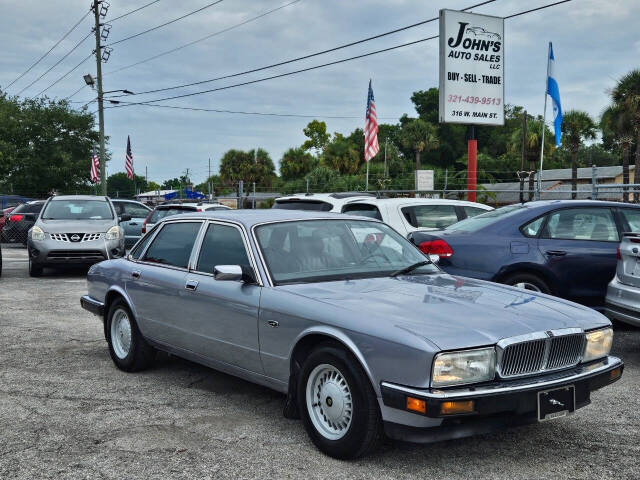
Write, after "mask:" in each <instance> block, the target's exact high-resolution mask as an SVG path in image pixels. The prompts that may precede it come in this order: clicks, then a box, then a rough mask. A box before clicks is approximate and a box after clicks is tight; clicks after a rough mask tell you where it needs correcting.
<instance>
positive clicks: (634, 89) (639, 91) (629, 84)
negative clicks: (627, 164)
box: [611, 69, 640, 202]
mask: <svg viewBox="0 0 640 480" xmlns="http://www.w3.org/2000/svg"><path fill="white" fill-rule="evenodd" d="M611 99H612V100H613V103H614V105H617V106H618V107H620V108H621V109H622V110H623V111H624V112H625V115H628V116H629V120H630V122H631V125H632V126H633V131H634V133H635V135H636V154H635V170H634V179H635V180H634V183H638V182H637V180H638V179H639V178H640V174H639V173H638V172H640V69H636V70H632V71H631V72H629V73H627V74H626V75H625V76H623V77H622V78H621V79H620V81H619V82H618V84H617V85H616V86H615V87H614V89H613V91H612V92H611ZM633 196H634V200H635V201H636V202H637V201H638V199H639V195H638V192H637V191H636V192H634V194H633Z"/></svg>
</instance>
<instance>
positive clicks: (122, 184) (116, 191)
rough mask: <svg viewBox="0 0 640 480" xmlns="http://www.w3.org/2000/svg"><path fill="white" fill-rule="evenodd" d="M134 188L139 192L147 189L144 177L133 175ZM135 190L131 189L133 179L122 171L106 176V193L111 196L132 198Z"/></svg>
mask: <svg viewBox="0 0 640 480" xmlns="http://www.w3.org/2000/svg"><path fill="white" fill-rule="evenodd" d="M135 179H136V182H135V188H136V190H138V191H140V192H146V191H147V189H148V186H147V182H146V180H145V178H144V177H142V176H140V175H135ZM135 194H136V192H135V191H134V189H133V180H131V179H130V178H129V177H127V174H126V173H124V172H118V173H114V174H113V175H109V178H107V195H109V196H110V197H113V198H127V197H130V198H133V196H134V195H135Z"/></svg>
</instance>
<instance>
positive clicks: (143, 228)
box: [142, 220, 147, 233]
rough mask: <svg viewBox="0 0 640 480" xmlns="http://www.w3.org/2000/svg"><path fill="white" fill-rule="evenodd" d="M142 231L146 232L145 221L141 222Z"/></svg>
mask: <svg viewBox="0 0 640 480" xmlns="http://www.w3.org/2000/svg"><path fill="white" fill-rule="evenodd" d="M142 233H147V221H146V220H145V221H144V222H142Z"/></svg>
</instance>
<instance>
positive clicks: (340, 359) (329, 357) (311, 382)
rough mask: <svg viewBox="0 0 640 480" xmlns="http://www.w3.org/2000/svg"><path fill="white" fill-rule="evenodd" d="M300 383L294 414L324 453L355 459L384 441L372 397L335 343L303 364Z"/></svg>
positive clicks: (360, 373)
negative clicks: (296, 411) (381, 440)
mask: <svg viewBox="0 0 640 480" xmlns="http://www.w3.org/2000/svg"><path fill="white" fill-rule="evenodd" d="M298 378H299V380H298V391H297V398H298V410H299V412H300V415H301V417H302V422H303V424H304V427H305V429H306V430H307V433H308V434H309V437H311V440H312V441H313V443H314V444H315V445H316V446H317V447H318V448H319V449H320V450H321V451H322V452H324V453H326V454H327V455H329V456H331V457H334V458H340V459H348V458H356V457H360V456H363V455H365V454H367V453H368V452H370V451H371V450H373V449H374V448H375V447H376V446H377V444H378V442H379V440H380V438H381V437H382V422H381V419H380V410H379V408H378V402H377V399H376V395H375V393H374V391H373V388H372V387H371V383H370V382H369V378H368V377H367V375H366V374H365V373H364V371H363V370H362V367H360V365H359V363H358V362H357V361H356V360H355V359H354V358H353V357H352V355H350V354H349V353H348V352H346V351H345V350H344V349H343V348H341V347H340V346H338V345H335V344H333V343H327V344H323V345H321V346H319V347H318V348H317V349H316V350H314V351H313V352H312V353H311V354H310V355H309V357H307V359H306V360H305V362H304V364H303V366H302V369H301V371H300V375H299V377H298Z"/></svg>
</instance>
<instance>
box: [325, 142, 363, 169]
mask: <svg viewBox="0 0 640 480" xmlns="http://www.w3.org/2000/svg"><path fill="white" fill-rule="evenodd" d="M322 163H323V165H325V166H327V167H329V168H332V169H333V170H336V171H338V172H340V173H341V174H343V175H350V174H354V173H356V172H357V171H358V166H359V164H360V154H359V152H358V147H357V146H356V145H355V144H354V143H352V142H350V141H349V139H348V138H345V137H344V136H343V135H342V134H340V133H335V134H334V135H333V138H332V139H331V142H329V144H328V145H327V146H326V147H325V149H324V154H323V155H322Z"/></svg>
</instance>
